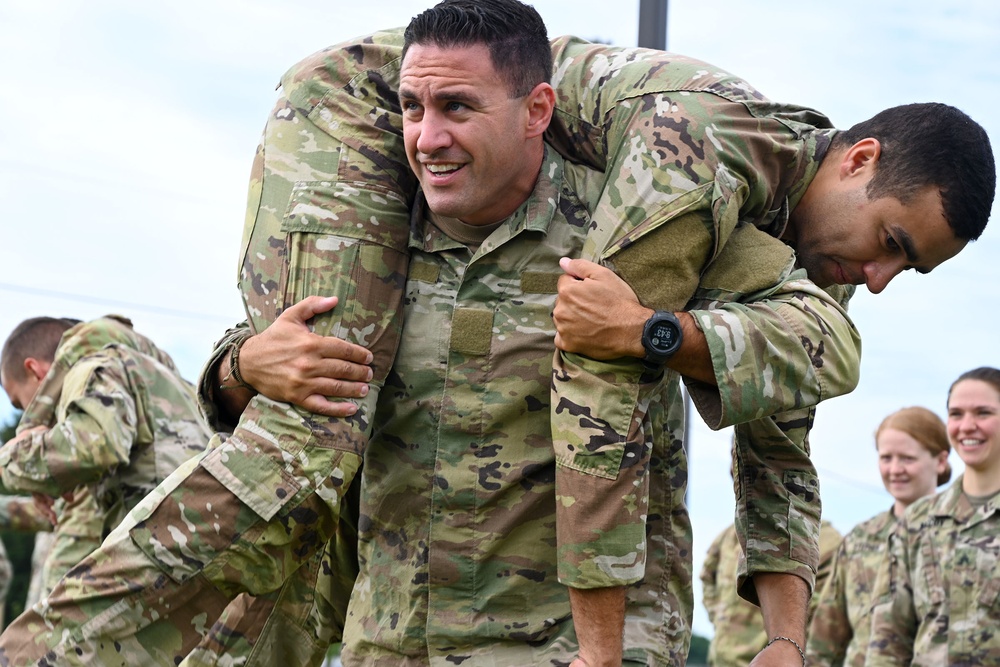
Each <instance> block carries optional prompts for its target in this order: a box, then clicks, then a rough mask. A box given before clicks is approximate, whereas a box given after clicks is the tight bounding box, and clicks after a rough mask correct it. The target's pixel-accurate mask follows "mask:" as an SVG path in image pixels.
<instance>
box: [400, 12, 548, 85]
mask: <svg viewBox="0 0 1000 667" xmlns="http://www.w3.org/2000/svg"><path fill="white" fill-rule="evenodd" d="M412 44H433V45H435V46H439V47H442V48H448V47H455V46H474V45H476V44H483V45H485V46H486V47H487V48H488V49H489V51H490V61H491V62H492V63H493V68H494V69H496V71H497V72H499V74H500V76H501V77H503V79H504V81H505V82H506V84H507V87H508V88H509V89H510V96H511V97H523V96H525V95H527V94H528V93H530V92H531V91H532V89H533V88H534V87H535V86H537V85H538V84H540V83H543V82H544V83H548V82H549V80H550V79H551V78H552V47H551V46H550V45H549V37H548V33H547V31H546V29H545V22H544V21H542V17H541V16H539V14H538V12H537V11H535V8H534V7H532V6H531V5H526V4H523V3H521V2H518V1H517V0H444V1H443V2H440V3H438V4H437V5H435V6H434V7H432V8H431V9H428V10H425V11H423V12H421V13H420V14H418V15H417V16H415V17H413V20H412V21H410V25H408V26H407V27H406V32H405V33H404V35H403V56H404V57H405V56H406V51H407V50H408V49H409V47H410V46H411V45H412Z"/></svg>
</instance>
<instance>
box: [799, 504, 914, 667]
mask: <svg viewBox="0 0 1000 667" xmlns="http://www.w3.org/2000/svg"><path fill="white" fill-rule="evenodd" d="M895 526H896V517H895V516H894V515H893V513H892V510H891V509H890V510H888V511H886V512H882V513H881V514H879V515H877V516H874V517H872V518H871V519H868V520H867V521H864V522H862V523H859V524H858V525H857V526H855V527H854V528H853V529H852V530H851V532H849V533H848V534H847V535H846V536H845V537H844V540H843V542H841V543H840V547H839V548H838V549H837V553H836V555H835V557H834V561H833V572H832V573H831V575H830V578H829V580H828V581H827V583H826V585H825V586H822V587H820V586H819V585H817V586H816V590H817V591H818V595H815V596H813V601H814V602H813V604H814V607H815V613H814V614H813V617H812V622H811V623H810V624H809V640H808V644H807V647H806V659H807V661H808V663H809V664H810V665H814V666H815V667H822V666H824V665H828V666H830V667H834V666H838V665H847V666H848V667H862V665H864V664H865V652H866V651H867V650H868V639H869V634H870V632H869V631H870V629H871V606H872V594H873V592H874V589H875V581H876V578H877V576H878V573H879V570H880V568H881V567H882V565H883V563H884V561H885V554H886V547H887V545H888V544H889V535H890V534H891V533H892V531H893V529H894V528H895Z"/></svg>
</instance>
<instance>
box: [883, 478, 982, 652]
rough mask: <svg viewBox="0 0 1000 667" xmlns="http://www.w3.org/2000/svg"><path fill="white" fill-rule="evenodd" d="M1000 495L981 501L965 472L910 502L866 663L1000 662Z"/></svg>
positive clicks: (894, 539) (886, 573) (895, 538)
mask: <svg viewBox="0 0 1000 667" xmlns="http://www.w3.org/2000/svg"><path fill="white" fill-rule="evenodd" d="M998 512H1000V497H998V496H996V495H994V496H993V497H992V498H991V499H990V500H989V501H988V502H986V503H985V504H984V505H982V506H980V507H975V506H973V505H972V504H971V503H970V502H969V499H968V498H967V497H966V496H965V493H964V492H963V491H962V477H961V476H960V477H959V478H958V479H956V480H955V482H954V483H953V484H952V485H951V487H949V488H948V490H946V491H943V492H942V493H939V494H937V495H934V496H930V497H927V498H921V499H920V500H918V501H916V502H915V503H913V504H912V505H910V507H908V508H907V510H906V513H905V514H904V515H903V518H902V519H900V521H899V522H898V523H897V526H896V529H895V531H894V532H893V533H892V535H891V536H890V538H889V545H890V546H889V562H888V567H885V568H883V569H882V570H881V572H880V573H879V578H878V581H877V583H876V594H875V597H874V607H873V609H872V625H871V642H870V643H869V645H868V654H867V656H866V657H865V665H871V666H874V667H880V666H881V665H903V664H907V665H920V666H926V667H930V666H931V665H956V666H964V667H972V666H973V665H996V664H1000V633H997V631H996V628H997V624H998V623H1000V521H998V516H1000V514H998Z"/></svg>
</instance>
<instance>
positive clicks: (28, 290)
mask: <svg viewBox="0 0 1000 667" xmlns="http://www.w3.org/2000/svg"><path fill="white" fill-rule="evenodd" d="M0 289H2V290H7V291H8V292H19V293H21V294H31V295H33V296H44V297H49V298H56V299H70V300H74V301H83V302H85V303H93V304H97V305H103V306H112V307H115V308H127V309H129V310H140V311H144V312H147V313H154V314H157V315H167V316H169V317H182V318H185V319H189V320H202V321H205V320H212V321H215V322H222V323H225V324H232V323H233V322H232V318H229V317H223V316H221V315H208V314H206V313H196V312H193V311H189V310H177V309H175V308H162V307H160V306H152V305H149V304H145V303H135V302H132V301H120V300H117V299H106V298H104V297H96V296H87V295H85V294H72V293H70V292H60V291H58V290H48V289H41V288H38V287H26V286H24V285H12V284H10V283H0Z"/></svg>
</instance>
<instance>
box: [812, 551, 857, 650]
mask: <svg viewBox="0 0 1000 667" xmlns="http://www.w3.org/2000/svg"><path fill="white" fill-rule="evenodd" d="M848 557H849V556H848V552H847V541H846V540H845V541H843V542H841V544H840V547H839V548H838V549H837V551H836V555H835V556H834V557H833V562H832V564H831V568H830V576H829V578H828V579H827V581H826V583H825V584H824V585H823V586H819V587H817V589H818V591H819V593H818V594H817V595H814V596H813V598H814V599H815V600H816V608H815V609H814V611H813V616H812V621H810V623H809V639H808V642H807V644H806V662H807V663H808V664H810V665H816V666H817V667H835V666H837V667H839V665H842V664H843V661H844V656H845V655H846V654H847V646H848V644H850V642H851V638H852V637H853V636H854V632H853V630H852V628H851V621H850V619H849V618H848V616H847V591H846V588H845V586H846V584H847V581H846V577H847V564H848V561H847V559H848Z"/></svg>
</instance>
